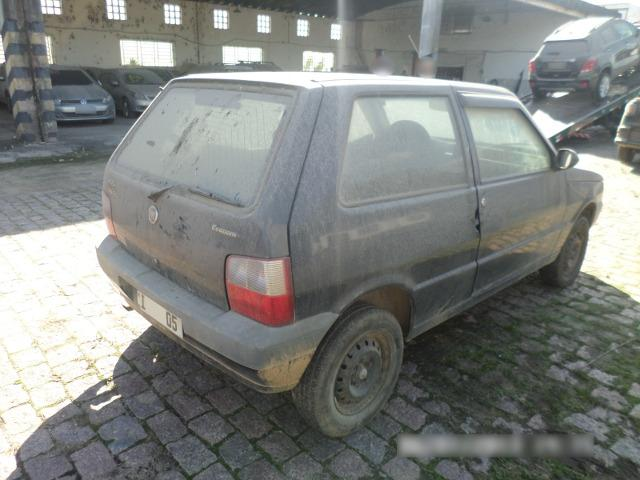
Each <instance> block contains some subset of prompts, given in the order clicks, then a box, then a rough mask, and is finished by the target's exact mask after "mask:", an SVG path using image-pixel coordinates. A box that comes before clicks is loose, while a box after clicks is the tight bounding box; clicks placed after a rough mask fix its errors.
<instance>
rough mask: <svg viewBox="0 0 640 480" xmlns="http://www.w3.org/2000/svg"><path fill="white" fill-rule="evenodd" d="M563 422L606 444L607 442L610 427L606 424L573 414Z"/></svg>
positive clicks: (586, 416)
mask: <svg viewBox="0 0 640 480" xmlns="http://www.w3.org/2000/svg"><path fill="white" fill-rule="evenodd" d="M563 421H564V422H565V423H568V424H570V425H573V426H574V427H577V428H579V429H580V430H583V431H585V432H588V433H591V434H593V436H594V437H595V438H596V439H597V440H598V441H600V442H605V441H606V440H607V433H609V427H607V426H606V425H605V424H604V423H602V422H599V421H598V420H595V419H593V418H591V417H589V416H588V415H584V414H582V413H573V414H571V415H569V416H568V417H567V418H565V419H564V420H563Z"/></svg>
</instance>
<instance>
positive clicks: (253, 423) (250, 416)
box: [229, 407, 273, 440]
mask: <svg viewBox="0 0 640 480" xmlns="http://www.w3.org/2000/svg"><path fill="white" fill-rule="evenodd" d="M229 421H230V422H231V423H232V424H233V425H234V426H235V427H236V428H237V429H238V430H240V431H241V432H242V433H243V434H244V435H245V437H247V438H248V439H249V440H252V439H255V438H260V437H263V436H264V435H266V434H267V433H269V431H270V430H271V429H272V428H273V427H272V426H271V424H270V423H269V422H268V421H266V420H265V419H264V417H263V416H262V415H260V414H259V413H258V412H256V411H255V410H254V409H253V408H250V407H248V408H245V409H242V410H240V411H239V412H237V413H236V414H234V415H233V416H232V417H230V418H229Z"/></svg>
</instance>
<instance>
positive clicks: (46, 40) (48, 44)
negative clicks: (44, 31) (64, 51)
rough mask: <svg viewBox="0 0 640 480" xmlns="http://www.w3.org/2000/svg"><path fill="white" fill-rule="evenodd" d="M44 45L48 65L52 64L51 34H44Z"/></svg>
mask: <svg viewBox="0 0 640 480" xmlns="http://www.w3.org/2000/svg"><path fill="white" fill-rule="evenodd" d="M44 45H45V46H46V47H47V61H48V62H49V65H53V40H52V39H51V35H45V37H44Z"/></svg>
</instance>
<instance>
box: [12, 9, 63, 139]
mask: <svg viewBox="0 0 640 480" xmlns="http://www.w3.org/2000/svg"><path fill="white" fill-rule="evenodd" d="M2 7H3V13H4V21H3V24H2V43H3V45H4V51H5V57H6V76H7V77H6V78H7V84H8V90H9V95H10V99H11V106H12V108H13V117H14V118H15V121H16V135H17V137H18V139H19V140H22V141H26V142H34V141H42V142H49V141H54V140H55V139H56V133H57V126H56V119H55V105H54V102H53V95H52V91H51V76H50V74H49V65H48V60H47V47H46V41H45V35H44V22H43V20H42V10H41V7H40V1H39V0H2Z"/></svg>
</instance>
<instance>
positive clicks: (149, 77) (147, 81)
mask: <svg viewBox="0 0 640 480" xmlns="http://www.w3.org/2000/svg"><path fill="white" fill-rule="evenodd" d="M122 77H123V78H124V83H126V84H127V85H162V84H163V83H164V81H163V80H162V78H160V77H159V76H158V75H156V74H155V73H153V72H152V71H150V70H131V71H126V72H124V73H123V75H122Z"/></svg>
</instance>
